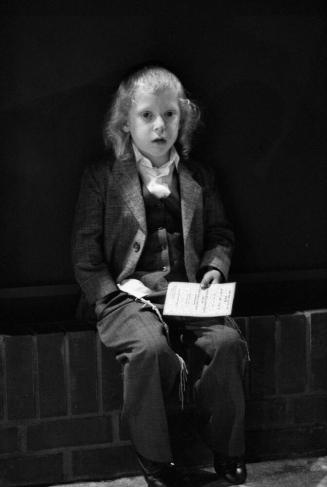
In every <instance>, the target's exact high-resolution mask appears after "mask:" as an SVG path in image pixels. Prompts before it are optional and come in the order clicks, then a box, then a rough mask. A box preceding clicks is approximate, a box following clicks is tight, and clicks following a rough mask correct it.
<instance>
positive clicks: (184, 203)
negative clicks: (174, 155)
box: [178, 164, 202, 242]
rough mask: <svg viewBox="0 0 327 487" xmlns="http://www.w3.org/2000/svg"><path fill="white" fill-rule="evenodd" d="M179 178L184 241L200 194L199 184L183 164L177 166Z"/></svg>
mask: <svg viewBox="0 0 327 487" xmlns="http://www.w3.org/2000/svg"><path fill="white" fill-rule="evenodd" d="M178 173H179V179H180V189H181V210H182V221H183V236H184V242H186V240H187V237H188V235H189V232H190V228H191V224H192V220H193V217H194V211H195V208H196V207H197V206H198V199H199V197H200V195H201V194H202V189H201V186H200V185H199V184H198V183H197V182H196V181H195V180H194V179H193V177H192V175H191V172H190V171H189V169H188V168H187V167H185V165H184V164H180V166H179V170H178Z"/></svg>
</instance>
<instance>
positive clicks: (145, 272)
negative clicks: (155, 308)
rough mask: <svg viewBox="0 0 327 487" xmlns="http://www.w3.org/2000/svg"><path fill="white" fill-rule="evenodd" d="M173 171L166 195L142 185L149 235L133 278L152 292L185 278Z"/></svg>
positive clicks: (175, 182) (180, 223)
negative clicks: (158, 196) (160, 195)
mask: <svg viewBox="0 0 327 487" xmlns="http://www.w3.org/2000/svg"><path fill="white" fill-rule="evenodd" d="M177 181H178V180H177V176H176V174H175V176H174V181H173V183H174V184H173V189H172V192H171V194H170V195H169V196H168V197H167V198H160V199H159V198H157V197H156V196H154V195H153V194H151V193H150V192H149V191H148V189H147V188H146V187H145V186H144V185H143V187H142V190H143V198H144V204H145V211H146V222H147V230H148V235H147V239H146V242H145V246H144V248H143V252H142V255H141V257H140V259H139V261H138V264H137V267H136V269H135V272H134V274H133V277H135V278H137V279H140V280H142V282H144V284H145V285H146V286H148V287H150V288H151V289H153V290H155V291H160V290H164V289H166V287H167V283H168V282H169V281H187V280H188V279H187V275H186V270H185V266H184V243H183V229H182V214H181V204H180V194H179V190H178V184H177Z"/></svg>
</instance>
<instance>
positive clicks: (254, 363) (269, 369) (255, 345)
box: [249, 316, 276, 396]
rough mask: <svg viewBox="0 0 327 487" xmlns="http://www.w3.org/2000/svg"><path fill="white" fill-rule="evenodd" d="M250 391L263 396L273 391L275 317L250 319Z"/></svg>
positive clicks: (252, 393)
mask: <svg viewBox="0 0 327 487" xmlns="http://www.w3.org/2000/svg"><path fill="white" fill-rule="evenodd" d="M249 347H250V356H251V363H250V393H251V396H264V395H270V394H274V393H275V355H276V352H275V318H274V317H273V316H260V317H255V318H251V319H250V331H249Z"/></svg>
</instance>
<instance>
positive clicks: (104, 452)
mask: <svg viewBox="0 0 327 487" xmlns="http://www.w3.org/2000/svg"><path fill="white" fill-rule="evenodd" d="M136 473H138V474H140V470H139V466H138V463H137V460H136V457H135V454H134V452H133V450H132V448H131V447H128V446H117V447H112V448H103V449H96V450H89V451H87V450H83V451H74V452H73V475H74V476H79V477H85V478H104V477H105V476H108V477H119V476H121V475H126V474H136Z"/></svg>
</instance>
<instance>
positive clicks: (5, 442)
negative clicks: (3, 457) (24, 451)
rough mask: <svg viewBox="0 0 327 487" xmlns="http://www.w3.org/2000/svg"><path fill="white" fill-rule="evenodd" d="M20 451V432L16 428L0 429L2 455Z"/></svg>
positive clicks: (0, 450)
mask: <svg viewBox="0 0 327 487" xmlns="http://www.w3.org/2000/svg"><path fill="white" fill-rule="evenodd" d="M17 451H18V430H17V428H16V427H14V426H13V427H1V428H0V454H1V453H14V452H17Z"/></svg>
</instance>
